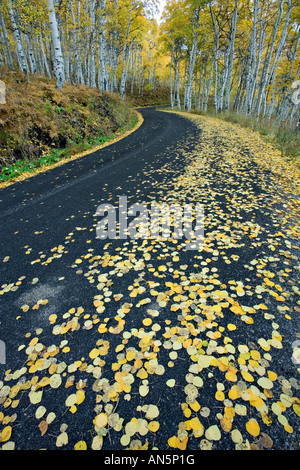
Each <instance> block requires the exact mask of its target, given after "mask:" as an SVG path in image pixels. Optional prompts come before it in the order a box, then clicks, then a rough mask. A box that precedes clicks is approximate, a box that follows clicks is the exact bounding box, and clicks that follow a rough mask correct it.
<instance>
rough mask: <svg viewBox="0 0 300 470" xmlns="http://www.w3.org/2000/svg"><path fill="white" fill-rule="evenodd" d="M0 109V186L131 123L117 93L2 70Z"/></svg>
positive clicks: (90, 145) (133, 118)
mask: <svg viewBox="0 0 300 470" xmlns="http://www.w3.org/2000/svg"><path fill="white" fill-rule="evenodd" d="M1 79H2V80H3V81H4V82H5V84H6V92H7V96H6V101H7V103H6V104H5V105H0V183H1V182H4V181H7V180H9V179H11V178H15V177H17V176H19V175H21V174H22V173H24V172H34V171H35V170H36V169H38V168H40V167H42V166H45V165H51V164H53V163H56V162H58V161H59V160H61V158H66V157H71V156H73V155H75V154H77V153H81V152H83V151H85V150H88V149H92V148H93V147H96V146H98V145H100V144H101V143H104V142H106V141H108V140H110V139H111V138H113V137H114V136H115V134H116V133H120V132H126V131H127V130H130V129H131V128H132V127H134V125H135V124H136V122H137V116H136V113H134V112H133V111H132V110H131V109H130V107H129V106H128V104H127V103H124V102H123V101H122V100H121V99H120V97H119V96H118V95H115V94H110V93H105V94H102V93H101V92H100V90H98V89H93V88H89V87H88V86H83V85H81V86H73V85H69V84H66V85H65V87H64V89H62V90H58V89H57V88H56V87H55V81H54V80H49V79H46V78H44V77H41V76H38V77H34V78H33V77H31V80H30V82H29V83H27V81H26V79H25V77H23V75H22V74H21V73H20V72H12V71H7V72H5V73H3V74H2V76H1Z"/></svg>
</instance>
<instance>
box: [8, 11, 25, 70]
mask: <svg viewBox="0 0 300 470" xmlns="http://www.w3.org/2000/svg"><path fill="white" fill-rule="evenodd" d="M8 12H9V16H10V21H11V26H12V30H13V35H14V39H15V45H16V52H17V58H18V62H19V66H20V69H21V70H22V72H25V73H26V74H27V75H28V72H29V70H28V65H27V60H26V56H25V51H24V48H23V43H22V38H21V33H20V31H19V28H18V26H17V23H16V19H15V14H14V11H13V8H12V5H11V3H10V2H9V3H8Z"/></svg>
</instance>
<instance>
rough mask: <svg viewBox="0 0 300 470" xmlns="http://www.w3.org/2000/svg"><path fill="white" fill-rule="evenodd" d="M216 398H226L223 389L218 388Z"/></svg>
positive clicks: (221, 399)
mask: <svg viewBox="0 0 300 470" xmlns="http://www.w3.org/2000/svg"><path fill="white" fill-rule="evenodd" d="M215 399H216V400H218V401H223V400H225V395H224V393H223V392H222V391H221V390H218V391H217V392H216V394H215Z"/></svg>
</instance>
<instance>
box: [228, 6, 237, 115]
mask: <svg viewBox="0 0 300 470" xmlns="http://www.w3.org/2000/svg"><path fill="white" fill-rule="evenodd" d="M237 18H238V0H235V5H234V10H233V15H232V19H231V31H230V45H229V58H228V73H227V80H226V94H225V110H226V111H229V105H230V95H231V80H232V69H233V58H234V46H235V35H236V24H237Z"/></svg>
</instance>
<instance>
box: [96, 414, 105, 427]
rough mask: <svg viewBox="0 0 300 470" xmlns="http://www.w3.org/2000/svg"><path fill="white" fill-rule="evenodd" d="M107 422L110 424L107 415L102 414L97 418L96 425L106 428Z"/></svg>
mask: <svg viewBox="0 0 300 470" xmlns="http://www.w3.org/2000/svg"><path fill="white" fill-rule="evenodd" d="M107 422H108V419H107V415H106V414H105V413H100V414H99V415H98V416H96V418H95V424H96V426H98V427H99V428H104V427H105V426H106V425H107Z"/></svg>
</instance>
